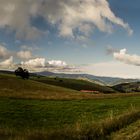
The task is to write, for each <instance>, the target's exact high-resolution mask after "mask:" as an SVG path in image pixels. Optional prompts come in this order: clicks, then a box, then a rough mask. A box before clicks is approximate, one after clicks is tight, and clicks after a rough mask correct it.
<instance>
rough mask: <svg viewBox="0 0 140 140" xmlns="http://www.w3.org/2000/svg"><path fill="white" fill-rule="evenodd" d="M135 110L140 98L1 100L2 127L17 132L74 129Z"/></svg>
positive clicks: (0, 115)
mask: <svg viewBox="0 0 140 140" xmlns="http://www.w3.org/2000/svg"><path fill="white" fill-rule="evenodd" d="M131 106H134V107H139V106H140V97H139V98H138V97H126V98H125V100H124V98H118V99H103V100H97V99H96V100H69V101H61V100H60V101H56V100H23V99H20V100H19V99H18V100H17V99H4V98H1V99H0V124H1V127H2V126H3V127H5V126H6V127H11V128H17V129H24V128H33V129H41V128H45V129H57V128H62V127H65V126H66V125H69V126H70V125H73V124H74V123H75V122H77V120H79V119H80V120H81V119H83V121H85V120H87V118H88V119H89V120H95V121H96V120H100V119H103V118H105V117H107V116H109V115H110V113H112V114H113V115H117V114H120V113H121V112H123V111H124V110H127V108H129V107H131ZM84 118H86V119H85V120H84Z"/></svg>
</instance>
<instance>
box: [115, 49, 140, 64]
mask: <svg viewBox="0 0 140 140" xmlns="http://www.w3.org/2000/svg"><path fill="white" fill-rule="evenodd" d="M126 51H127V50H126V49H121V50H120V52H114V53H113V56H114V58H115V59H116V60H118V61H120V62H123V63H126V64H131V65H136V66H140V56H138V55H136V54H132V55H131V54H127V52H126Z"/></svg>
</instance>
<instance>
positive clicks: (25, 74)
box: [15, 67, 29, 79]
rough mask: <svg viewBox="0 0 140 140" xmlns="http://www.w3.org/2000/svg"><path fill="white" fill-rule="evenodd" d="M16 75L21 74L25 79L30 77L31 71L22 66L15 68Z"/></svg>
mask: <svg viewBox="0 0 140 140" xmlns="http://www.w3.org/2000/svg"><path fill="white" fill-rule="evenodd" d="M15 75H16V76H20V77H22V78H23V79H29V72H28V70H27V69H22V68H21V67H18V68H17V69H16V70H15Z"/></svg>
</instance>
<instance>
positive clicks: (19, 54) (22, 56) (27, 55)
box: [17, 51, 32, 59]
mask: <svg viewBox="0 0 140 140" xmlns="http://www.w3.org/2000/svg"><path fill="white" fill-rule="evenodd" d="M17 57H18V58H20V59H30V58H32V53H31V52H30V51H19V52H17Z"/></svg>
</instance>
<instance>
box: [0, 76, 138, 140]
mask: <svg viewBox="0 0 140 140" xmlns="http://www.w3.org/2000/svg"><path fill="white" fill-rule="evenodd" d="M135 109H136V110H137V111H135ZM139 110H140V94H139V93H137V94H133V93H132V94H120V93H119V94H85V93H81V92H78V91H76V90H71V89H67V88H63V87H58V86H53V85H50V84H45V83H41V82H37V81H32V80H22V79H20V78H17V77H15V76H11V75H0V138H1V139H2V140H4V139H5V140H31V139H33V140H34V139H35V140H37V139H38V140H40V139H41V140H46V139H52V137H53V139H55V138H56V139H58V135H59V136H60V139H83V140H84V139H86V138H88V137H89V138H90V139H94V138H95V136H96V135H97V134H100V135H101V136H102V137H104V136H105V135H111V137H106V138H111V139H114V137H115V135H117V133H118V136H119V135H120V137H123V136H124V135H121V134H122V131H123V133H126V132H124V131H128V132H130V131H129V129H124V127H126V128H127V127H128V128H129V127H131V125H132V126H133V127H135V128H134V129H136V128H138V124H137V123H136V121H138V120H139V119H140V111H139ZM128 113H130V114H128ZM118 115H122V116H123V117H119V119H114V118H115V117H116V116H118ZM105 118H108V119H107V120H108V121H107V123H104V122H103V123H102V124H100V122H102V121H103V120H104V119H105ZM121 118H122V119H121ZM105 120H106V119H105ZM119 120H121V121H120V123H119ZM125 120H126V121H125ZM96 123H97V124H96ZM91 124H93V125H91ZM107 124H110V125H109V126H108V125H107ZM120 124H121V125H120ZM87 128H88V129H87ZM98 128H99V130H100V131H101V132H102V131H103V132H104V133H101V132H100V131H99V132H97V131H95V130H96V129H97V130H98ZM121 129H122V131H121ZM123 129H124V130H123ZM87 130H88V131H87ZM64 132H65V133H64ZM130 133H131V132H130ZM67 134H70V135H67ZM93 134H94V135H93ZM130 135H131V134H130ZM132 135H133V133H132ZM132 135H131V136H132ZM48 136H49V137H48ZM55 136H56V137H55ZM73 136H74V137H73ZM75 136H76V137H75ZM77 136H78V137H77ZM84 136H85V137H84ZM54 137H55V138H54ZM137 137H138V136H137ZM98 138H99V139H100V138H101V137H100V136H99V137H98ZM96 139H97V138H96Z"/></svg>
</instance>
